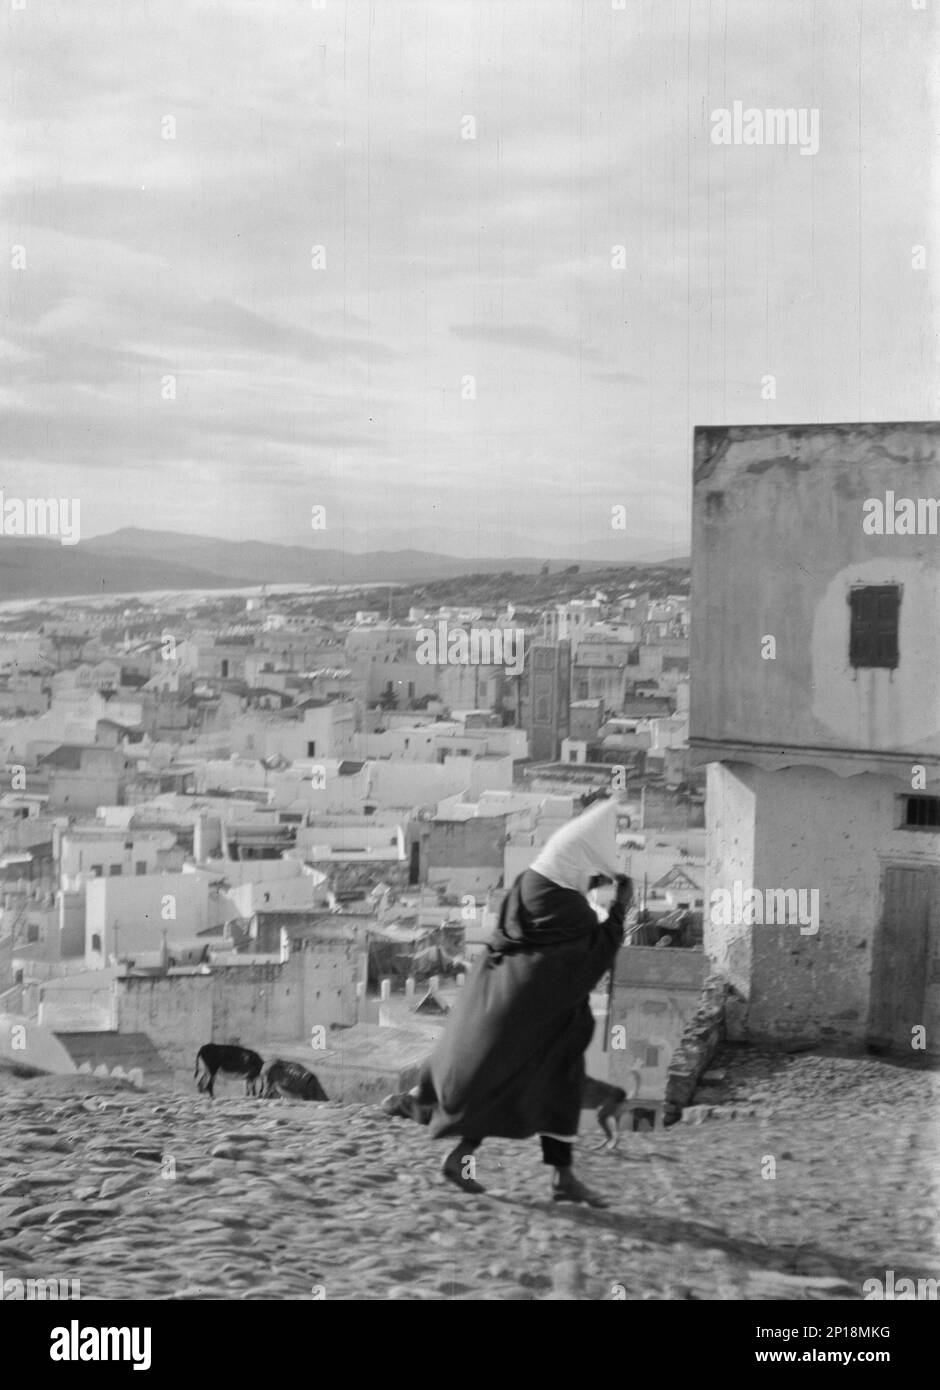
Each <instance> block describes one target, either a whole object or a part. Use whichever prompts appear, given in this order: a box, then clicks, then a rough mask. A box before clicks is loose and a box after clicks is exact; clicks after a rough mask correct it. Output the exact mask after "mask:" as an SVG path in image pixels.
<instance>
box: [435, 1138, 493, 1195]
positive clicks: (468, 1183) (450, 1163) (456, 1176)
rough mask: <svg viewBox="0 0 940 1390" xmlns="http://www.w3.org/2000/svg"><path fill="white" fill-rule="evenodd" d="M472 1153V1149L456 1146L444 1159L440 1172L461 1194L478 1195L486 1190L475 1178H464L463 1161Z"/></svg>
mask: <svg viewBox="0 0 940 1390" xmlns="http://www.w3.org/2000/svg"><path fill="white" fill-rule="evenodd" d="M472 1153H473V1150H472V1149H465V1148H464V1147H463V1145H462V1144H458V1145H457V1147H456V1149H453V1150H452V1151H451V1152H450V1153H449V1154H448V1155H447V1157H446V1158H445V1160H444V1166H443V1168H442V1169H441V1172H442V1173H443V1174H444V1177H445V1178H446V1179H447V1181H448V1182H452V1183H453V1184H454V1186H455V1187H459V1188H460V1190H461V1192H472V1193H479V1192H485V1191H486V1188H485V1187H484V1186H483V1184H482V1183H479V1182H477V1180H476V1178H468V1177H465V1176H464V1173H463V1171H462V1170H463V1165H464V1160H465V1159H467V1158H469V1157H470V1155H471V1154H472Z"/></svg>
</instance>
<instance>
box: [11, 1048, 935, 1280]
mask: <svg viewBox="0 0 940 1390" xmlns="http://www.w3.org/2000/svg"><path fill="white" fill-rule="evenodd" d="M713 1072H716V1073H717V1074H718V1077H719V1078H720V1077H721V1074H722V1072H724V1073H726V1078H725V1079H724V1080H723V1081H722V1080H720V1079H718V1080H716V1082H715V1084H710V1085H706V1086H704V1087H703V1088H702V1089H701V1090H700V1092H699V1095H698V1096H697V1097H696V1100H697V1102H701V1104H700V1105H697V1106H696V1107H695V1108H694V1109H693V1110H692V1111H691V1112H687V1113H686V1118H684V1120H683V1122H682V1123H680V1124H677V1125H675V1126H673V1127H672V1128H670V1129H668V1130H665V1131H663V1132H661V1133H660V1132H657V1133H645V1134H632V1133H631V1134H626V1133H625V1134H624V1135H623V1137H622V1139H621V1143H620V1148H619V1150H618V1151H617V1152H615V1153H606V1152H603V1151H598V1150H597V1149H596V1148H595V1144H596V1142H597V1138H599V1136H600V1131H599V1130H598V1131H597V1136H595V1133H594V1132H593V1124H592V1123H591V1122H589V1121H590V1117H589V1116H585V1123H584V1125H583V1126H582V1140H581V1143H580V1144H579V1151H578V1156H577V1165H578V1170H579V1172H580V1174H581V1176H582V1177H583V1178H584V1180H585V1181H587V1182H588V1183H589V1184H590V1185H591V1186H593V1187H594V1188H596V1189H597V1190H599V1191H600V1192H602V1193H603V1194H604V1195H605V1196H606V1197H607V1198H608V1200H609V1202H610V1206H609V1208H608V1209H606V1210H591V1209H588V1208H584V1207H575V1206H571V1205H568V1204H560V1203H552V1202H551V1200H549V1196H548V1193H549V1178H550V1173H549V1170H548V1169H546V1168H544V1167H543V1166H542V1164H541V1162H540V1154H539V1147H538V1142H537V1141H536V1140H529V1141H526V1142H522V1143H511V1142H508V1141H501V1140H493V1141H489V1142H487V1143H486V1144H485V1145H484V1146H483V1147H482V1149H481V1150H480V1151H479V1155H478V1164H477V1177H478V1178H479V1180H480V1181H481V1182H482V1183H483V1184H484V1185H485V1186H486V1188H487V1192H486V1195H485V1196H482V1197H469V1196H465V1195H463V1194H462V1193H459V1192H458V1191H456V1190H455V1189H453V1188H451V1187H450V1186H449V1185H447V1184H446V1183H445V1182H444V1181H443V1179H442V1178H441V1177H440V1176H439V1172H438V1169H439V1165H440V1162H441V1160H442V1159H443V1156H444V1152H445V1148H446V1146H445V1145H443V1144H435V1143H433V1142H432V1141H431V1140H429V1139H428V1137H427V1133H426V1131H425V1130H423V1129H422V1128H420V1127H419V1126H417V1125H414V1124H412V1123H410V1122H408V1121H404V1120H400V1119H388V1118H386V1117H385V1116H384V1115H383V1114H382V1113H381V1112H380V1111H379V1110H378V1109H377V1108H376V1107H373V1106H347V1107H341V1106H338V1105H333V1104H328V1105H314V1104H302V1103H290V1102H286V1101H260V1100H253V1099H246V1098H243V1097H239V1096H238V1094H237V1091H238V1087H237V1083H234V1082H233V1083H231V1085H228V1084H227V1083H226V1094H225V1096H224V1097H221V1098H219V1099H217V1100H216V1101H214V1102H212V1101H209V1100H208V1099H206V1098H204V1097H202V1096H199V1095H197V1094H195V1092H193V1093H190V1094H172V1093H169V1092H152V1093H148V1092H138V1091H134V1090H132V1089H130V1088H127V1087H126V1086H125V1085H124V1084H123V1083H120V1082H116V1081H105V1080H98V1079H97V1078H93V1077H42V1078H38V1079H34V1080H17V1079H14V1078H12V1077H10V1076H9V1075H6V1076H4V1074H3V1073H0V1278H2V1279H3V1280H5V1281H7V1293H6V1295H5V1297H7V1298H8V1297H10V1286H9V1282H8V1281H10V1280H15V1279H26V1278H45V1279H50V1278H54V1277H59V1278H66V1279H80V1281H81V1296H82V1298H84V1299H126V1298H148V1299H212V1298H226V1299H249V1300H250V1299H266V1300H270V1299H283V1298H288V1299H313V1298H323V1297H325V1298H327V1299H386V1298H391V1299H399V1298H409V1299H414V1298H418V1299H432V1300H433V1299H522V1300H526V1299H538V1298H586V1299H622V1298H626V1299H631V1300H632V1299H723V1298H736V1299H790V1298H800V1299H861V1298H863V1296H864V1295H863V1291H862V1286H863V1284H864V1282H865V1280H867V1279H871V1278H873V1277H875V1278H881V1279H884V1278H885V1274H886V1271H888V1270H894V1271H895V1274H896V1276H897V1277H900V1276H901V1275H906V1276H909V1277H913V1278H918V1277H926V1278H937V1277H938V1276H940V1253H938V1243H937V1237H938V1222H937V1205H938V1204H937V1186H938V1184H937V1173H938V1162H937V1160H938V1152H940V1139H938V1115H940V1077H938V1076H937V1074H936V1072H932V1071H929V1070H914V1069H905V1068H902V1067H898V1066H895V1065H892V1064H891V1063H888V1062H885V1061H880V1060H875V1059H870V1058H864V1057H863V1058H846V1057H835V1056H831V1057H830V1056H818V1055H809V1054H805V1055H797V1056H786V1055H784V1054H771V1053H761V1052H756V1051H754V1050H752V1049H746V1048H740V1047H738V1048H726V1049H725V1050H724V1052H723V1053H722V1054H720V1055H719V1057H718V1058H717V1059H716V1063H715V1067H714V1069H713ZM221 1089H222V1088H221V1087H220V1093H221ZM709 1110H711V1112H712V1113H711V1114H708V1113H707V1112H708V1111H709ZM13 1287H14V1288H15V1286H13Z"/></svg>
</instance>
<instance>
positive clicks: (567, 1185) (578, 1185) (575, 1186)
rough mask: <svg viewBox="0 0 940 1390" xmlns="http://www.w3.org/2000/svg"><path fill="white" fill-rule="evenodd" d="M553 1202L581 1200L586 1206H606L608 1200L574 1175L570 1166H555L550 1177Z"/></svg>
mask: <svg viewBox="0 0 940 1390" xmlns="http://www.w3.org/2000/svg"><path fill="white" fill-rule="evenodd" d="M552 1201H553V1202H583V1203H584V1204H585V1206H588V1207H606V1206H609V1205H610V1204H609V1202H607V1200H606V1199H605V1198H604V1197H601V1196H600V1194H599V1193H597V1192H592V1191H591V1189H590V1188H589V1187H585V1186H584V1183H583V1182H579V1180H578V1179H577V1178H576V1177H575V1175H574V1173H572V1171H571V1169H570V1168H556V1169H555V1176H554V1177H553V1178H552Z"/></svg>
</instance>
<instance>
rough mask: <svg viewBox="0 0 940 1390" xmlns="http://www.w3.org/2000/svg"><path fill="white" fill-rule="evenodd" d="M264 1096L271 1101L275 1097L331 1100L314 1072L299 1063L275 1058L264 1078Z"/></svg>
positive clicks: (262, 1092) (262, 1089) (262, 1090)
mask: <svg viewBox="0 0 940 1390" xmlns="http://www.w3.org/2000/svg"><path fill="white" fill-rule="evenodd" d="M261 1094H262V1096H263V1097H264V1098H265V1099H267V1100H270V1099H272V1098H273V1097H275V1096H287V1097H295V1098H296V1099H297V1100H329V1096H328V1095H327V1093H326V1091H324V1089H323V1087H322V1086H321V1085H320V1083H319V1081H318V1080H317V1078H316V1077H315V1076H314V1074H313V1072H312V1071H308V1070H307V1068H306V1067H304V1066H301V1064H300V1063H299V1062H284V1061H282V1060H281V1058H280V1057H275V1059H274V1061H273V1062H271V1063H270V1065H269V1066H268V1068H267V1070H266V1071H265V1073H264V1076H263V1078H262V1086H261Z"/></svg>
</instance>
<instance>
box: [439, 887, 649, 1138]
mask: <svg viewBox="0 0 940 1390" xmlns="http://www.w3.org/2000/svg"><path fill="white" fill-rule="evenodd" d="M623 916H624V912H623V908H622V907H621V906H620V905H619V904H617V903H614V904H613V905H612V907H611V909H610V914H609V915H608V917H607V919H606V921H603V922H600V921H598V918H597V914H596V913H595V912H594V910H593V908H592V907H591V906H590V904H589V903H588V901H587V899H586V898H585V897H584V896H583V895H582V894H581V893H578V892H576V891H575V890H574V889H571V888H560V887H558V885H557V884H555V883H552V882H550V880H549V879H547V878H543V876H542V875H541V874H539V873H536V872H535V871H534V870H533V869H526V871H525V872H524V873H522V874H520V876H519V877H518V878H517V879H516V881H515V883H514V884H513V885H512V888H511V889H510V890H509V893H508V894H507V896H506V900H505V902H504V903H503V908H502V912H501V913H500V919H499V926H498V927H497V929H496V931H495V933H494V935H493V940H492V942H491V943H490V945H489V946H488V948H487V952H486V955H485V956H483V957H482V959H481V960H480V961H479V962H478V963H477V965H476V967H475V969H474V970H473V972H472V973H471V975H470V977H469V978H468V980H467V982H466V984H465V985H464V988H463V990H462V991H461V995H460V998H459V1000H458V1002H457V1005H456V1007H455V1009H454V1012H453V1014H452V1015H451V1017H450V1019H449V1021H448V1025H447V1028H446V1030H445V1032H444V1033H443V1035H442V1036H441V1038H440V1040H439V1041H438V1043H437V1046H436V1047H435V1049H434V1051H433V1053H432V1054H431V1057H430V1058H429V1059H428V1061H427V1062H426V1063H425V1065H424V1067H423V1069H422V1074H421V1082H420V1088H419V1092H418V1097H417V1099H418V1101H419V1103H420V1105H421V1106H422V1107H427V1109H426V1110H425V1112H424V1114H423V1115H422V1118H423V1119H424V1120H425V1121H426V1122H427V1123H429V1125H430V1130H431V1134H432V1136H433V1137H434V1138H435V1139H443V1138H445V1137H446V1136H448V1135H457V1136H460V1137H461V1138H465V1139H485V1138H486V1137H487V1136H500V1137H502V1138H505V1139H525V1138H528V1136H529V1135H532V1134H540V1133H548V1134H557V1135H562V1136H564V1135H568V1134H572V1135H573V1134H576V1133H577V1129H578V1121H579V1118H580V1115H581V1087H582V1083H583V1080H584V1053H585V1049H586V1048H587V1046H588V1044H589V1042H590V1041H591V1037H592V1034H593V1032H594V1018H593V1015H592V1013H591V1006H590V1002H589V996H590V993H591V990H592V989H594V988H595V986H596V985H597V984H598V982H599V981H600V980H601V978H602V977H603V975H604V974H605V973H606V971H608V970H609V969H610V967H611V965H612V964H613V961H614V957H615V956H616V954H617V951H618V950H619V948H620V945H621V943H622V941H623Z"/></svg>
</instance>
